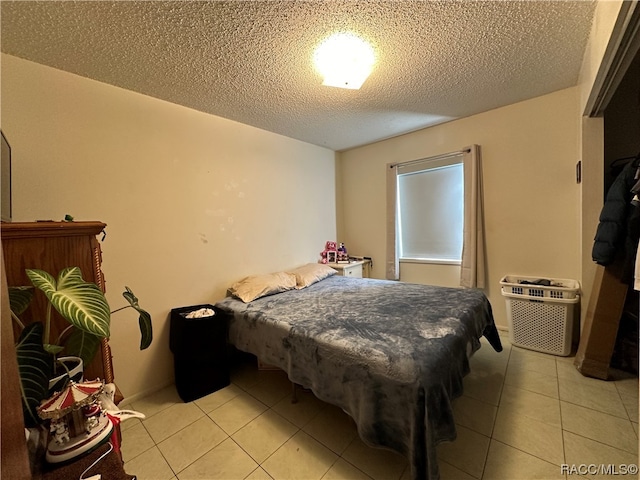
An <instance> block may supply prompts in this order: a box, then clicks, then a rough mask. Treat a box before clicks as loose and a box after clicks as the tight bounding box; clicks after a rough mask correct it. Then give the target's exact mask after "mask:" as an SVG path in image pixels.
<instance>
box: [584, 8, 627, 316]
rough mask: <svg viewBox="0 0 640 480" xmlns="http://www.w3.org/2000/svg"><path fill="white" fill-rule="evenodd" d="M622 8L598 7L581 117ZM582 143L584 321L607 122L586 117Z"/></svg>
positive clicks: (601, 195)
mask: <svg viewBox="0 0 640 480" xmlns="http://www.w3.org/2000/svg"><path fill="white" fill-rule="evenodd" d="M621 7H622V1H621V0H607V1H598V3H597V4H596V9H595V12H594V17H593V23H592V25H591V34H590V36H589V41H588V42H587V46H586V49H585V53H584V58H583V61H582V69H581V71H580V78H579V82H578V88H579V90H580V113H581V114H582V115H585V114H587V115H588V114H589V112H587V109H586V107H587V103H588V100H589V98H590V96H592V95H598V94H599V93H600V91H599V89H600V85H598V84H597V81H596V79H597V76H598V73H599V72H600V70H601V69H603V68H604V72H606V62H607V61H610V60H611V58H605V53H606V52H607V47H608V46H609V41H610V38H611V36H612V32H613V31H614V27H615V25H616V20H617V18H618V15H619V14H620V9H621ZM603 64H604V65H603ZM580 144H581V152H580V157H581V159H582V184H581V186H580V187H581V188H580V204H581V210H580V222H581V231H582V234H581V235H582V243H581V254H580V255H581V268H580V276H581V278H582V291H583V301H582V304H581V306H582V320H583V321H584V317H585V315H586V311H587V305H588V304H589V299H590V297H591V291H592V289H593V279H594V276H595V271H596V264H595V263H594V262H593V260H592V258H591V249H592V247H593V237H594V235H595V231H596V228H597V225H598V219H599V216H600V211H601V209H602V205H603V201H604V200H603V199H604V119H603V118H602V117H599V118H596V117H583V119H582V126H581V129H580Z"/></svg>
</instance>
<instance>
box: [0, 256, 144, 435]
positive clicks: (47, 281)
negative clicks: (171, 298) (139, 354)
mask: <svg viewBox="0 0 640 480" xmlns="http://www.w3.org/2000/svg"><path fill="white" fill-rule="evenodd" d="M26 273H27V276H28V277H29V280H30V281H31V283H32V284H33V286H29V287H10V288H9V301H10V304H11V316H12V317H13V319H14V320H15V321H16V322H17V323H18V325H19V326H20V327H21V328H22V333H21V335H20V338H19V339H18V343H17V345H16V352H17V355H18V369H19V374H20V382H21V391H22V400H23V407H24V414H25V423H26V424H27V426H32V425H35V424H37V423H39V417H38V415H37V413H36V407H37V406H39V405H40V402H41V401H42V400H44V399H45V398H47V397H48V394H49V380H50V379H51V378H52V376H53V371H54V368H53V367H54V365H55V364H56V357H57V355H58V354H60V353H61V352H64V353H65V355H70V356H77V357H80V358H81V359H82V360H83V362H84V364H85V365H88V364H89V363H91V361H92V360H93V357H94V356H95V355H96V352H97V351H98V349H99V346H100V341H101V339H103V338H107V337H109V334H110V325H111V314H112V313H115V312H118V311H120V310H123V309H125V308H133V309H135V310H137V311H138V313H139V319H138V322H139V325H140V337H141V338H140V350H144V349H146V348H147V347H148V346H149V345H150V344H151V341H152V339H153V332H152V324H151V316H150V315H149V313H148V312H146V311H145V310H143V309H142V308H140V306H139V304H138V299H137V298H136V296H135V295H134V294H133V292H132V291H131V290H130V289H129V287H125V291H124V292H123V294H122V295H123V296H124V298H125V299H126V300H127V302H128V303H129V305H126V306H125V307H122V308H119V309H117V310H114V311H111V310H110V308H109V304H108V303H107V299H106V297H105V296H104V293H103V292H102V290H100V288H99V287H98V286H97V285H96V284H95V283H92V282H85V281H84V280H83V279H82V273H81V271H80V269H79V268H78V267H68V268H65V269H64V270H62V271H61V272H60V273H59V275H58V278H57V279H55V278H54V277H53V276H52V275H50V274H49V273H47V272H45V271H43V270H35V269H27V270H26ZM34 287H35V288H37V289H38V290H40V291H42V292H43V293H44V295H45V296H46V297H47V300H48V304H47V313H46V317H45V319H44V320H43V321H39V322H33V323H31V324H29V325H27V326H25V325H24V323H23V322H22V321H21V320H20V318H19V315H21V314H22V313H23V312H24V311H25V310H26V309H27V307H28V306H29V304H30V302H31V299H32V298H33V294H34V292H35V290H34ZM52 308H55V309H56V310H57V311H58V313H59V314H60V315H61V316H62V317H63V318H64V319H65V320H67V321H68V322H69V326H68V327H67V328H66V329H64V330H63V332H62V333H61V334H60V335H59V336H58V338H57V339H56V341H55V342H52V341H51V338H50V337H51V314H52ZM62 367H64V368H66V367H65V365H64V363H62Z"/></svg>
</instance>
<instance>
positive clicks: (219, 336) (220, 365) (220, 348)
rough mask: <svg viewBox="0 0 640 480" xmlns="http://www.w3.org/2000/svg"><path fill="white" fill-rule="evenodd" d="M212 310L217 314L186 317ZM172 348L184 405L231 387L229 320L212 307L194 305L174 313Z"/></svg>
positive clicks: (172, 319) (179, 389) (221, 312)
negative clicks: (195, 312)
mask: <svg viewBox="0 0 640 480" xmlns="http://www.w3.org/2000/svg"><path fill="white" fill-rule="evenodd" d="M201 308H210V309H211V310H213V311H214V315H211V316H208V317H202V318H186V316H185V315H186V314H188V313H189V312H193V311H195V310H200V309H201ZM169 347H170V349H171V352H173V364H174V367H175V377H176V389H177V390H178V395H180V398H181V399H182V400H184V401H185V402H190V401H192V400H196V399H198V398H200V397H204V396H205V395H209V394H210V393H213V392H215V391H217V390H220V389H221V388H224V387H226V386H227V385H229V383H230V380H229V360H228V356H227V317H226V314H225V313H224V312H223V311H222V310H220V309H219V308H217V307H214V306H213V305H192V306H190V307H182V308H174V309H172V310H171V327H170V336H169Z"/></svg>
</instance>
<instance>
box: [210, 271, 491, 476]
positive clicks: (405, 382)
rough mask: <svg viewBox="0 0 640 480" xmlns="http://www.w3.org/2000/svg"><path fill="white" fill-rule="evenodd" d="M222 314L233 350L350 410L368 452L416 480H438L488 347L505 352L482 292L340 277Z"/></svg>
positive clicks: (234, 302)
mask: <svg viewBox="0 0 640 480" xmlns="http://www.w3.org/2000/svg"><path fill="white" fill-rule="evenodd" d="M216 306H217V307H218V308H220V309H222V310H223V311H224V312H226V313H227V314H228V316H229V341H230V343H231V344H232V345H234V346H235V347H236V348H238V349H239V350H242V351H245V352H249V353H252V354H254V355H256V356H257V357H258V358H259V359H260V360H261V361H263V362H265V363H269V364H272V365H275V366H277V367H280V368H281V369H283V370H284V371H285V372H287V374H288V376H289V379H290V380H291V381H292V382H294V383H296V384H299V385H302V386H303V387H305V388H309V389H311V390H312V391H313V393H314V394H315V395H316V396H317V397H318V398H319V399H321V400H323V401H325V402H327V403H331V404H333V405H336V406H338V407H340V408H342V409H343V410H344V411H345V412H346V413H347V414H349V415H350V416H351V417H352V418H353V419H354V421H355V423H356V425H357V427H358V433H359V435H360V438H361V439H362V440H363V441H364V442H365V443H367V444H368V445H370V446H373V447H382V448H388V449H391V450H394V451H396V452H399V453H401V454H403V455H405V456H406V457H407V459H408V461H409V463H410V466H411V473H412V478H414V479H416V480H417V479H429V480H435V479H438V478H439V471H438V464H437V458H436V445H437V444H438V443H440V442H442V441H446V440H454V439H455V438H456V429H455V424H454V419H453V414H452V406H451V402H452V400H453V399H454V398H456V397H458V396H460V395H461V394H462V389H463V387H462V379H463V377H464V376H465V375H466V374H467V373H469V358H470V357H471V355H472V354H473V352H475V351H476V350H477V349H478V348H480V337H482V336H483V335H484V336H485V337H486V338H487V340H488V341H489V343H490V345H491V346H492V347H493V348H494V350H496V351H498V352H499V351H501V350H502V346H501V343H500V338H499V336H498V332H497V330H496V327H495V324H494V321H493V315H492V311H491V305H490V303H489V301H488V300H487V298H486V296H485V295H484V294H483V293H482V292H481V291H480V290H476V289H457V288H444V287H434V286H428V285H418V284H410V283H402V282H395V281H388V280H375V279H361V278H350V277H343V276H338V275H332V276H329V277H327V278H324V279H322V280H320V281H316V282H315V283H313V284H311V285H309V286H305V287H304V288H300V287H299V289H295V288H293V289H289V290H286V291H283V292H280V293H277V294H272V295H266V296H263V297H261V298H258V299H255V300H253V301H250V302H246V303H245V302H244V301H242V300H239V299H238V298H235V297H233V296H227V297H226V298H225V299H224V300H222V301H221V302H218V303H217V304H216Z"/></svg>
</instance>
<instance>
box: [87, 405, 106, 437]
mask: <svg viewBox="0 0 640 480" xmlns="http://www.w3.org/2000/svg"><path fill="white" fill-rule="evenodd" d="M82 413H83V414H84V417H85V421H84V429H85V431H86V432H87V433H91V430H93V429H94V428H96V427H97V426H98V424H99V423H100V418H99V417H100V415H102V409H101V408H100V405H98V403H97V402H94V403H92V404H91V405H87V406H86V407H83V408H82Z"/></svg>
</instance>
